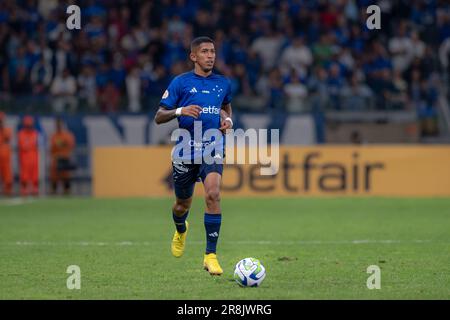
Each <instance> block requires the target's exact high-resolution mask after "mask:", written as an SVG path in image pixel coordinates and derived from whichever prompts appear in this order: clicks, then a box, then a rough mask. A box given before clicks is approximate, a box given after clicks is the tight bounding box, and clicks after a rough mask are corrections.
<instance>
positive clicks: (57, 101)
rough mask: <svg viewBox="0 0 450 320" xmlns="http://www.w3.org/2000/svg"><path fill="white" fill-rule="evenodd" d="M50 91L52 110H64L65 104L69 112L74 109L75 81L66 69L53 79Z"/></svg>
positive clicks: (75, 100)
mask: <svg viewBox="0 0 450 320" xmlns="http://www.w3.org/2000/svg"><path fill="white" fill-rule="evenodd" d="M50 91H51V94H52V96H53V110H54V111H55V112H57V113H61V112H64V111H65V107H66V106H67V105H68V106H69V110H70V111H71V112H75V111H76V109H77V104H78V103H77V99H76V97H75V94H76V91H77V83H76V81H75V78H74V77H73V76H72V75H71V74H70V73H69V70H68V69H64V71H63V72H62V75H61V76H57V77H56V78H55V79H54V80H53V83H52V86H51V89H50Z"/></svg>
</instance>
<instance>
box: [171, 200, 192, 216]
mask: <svg viewBox="0 0 450 320" xmlns="http://www.w3.org/2000/svg"><path fill="white" fill-rule="evenodd" d="M188 210H189V204H188V203H183V202H181V203H175V205H174V206H173V213H175V214H176V215H183V214H184V213H185V212H186V211H188Z"/></svg>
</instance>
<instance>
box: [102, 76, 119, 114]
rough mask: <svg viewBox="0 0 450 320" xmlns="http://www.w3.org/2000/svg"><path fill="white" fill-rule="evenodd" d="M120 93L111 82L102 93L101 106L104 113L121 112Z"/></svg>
mask: <svg viewBox="0 0 450 320" xmlns="http://www.w3.org/2000/svg"><path fill="white" fill-rule="evenodd" d="M119 103H120V91H119V89H117V87H116V86H115V85H114V82H112V81H111V80H110V81H108V83H107V84H106V86H105V87H104V88H103V89H102V90H101V91H100V94H99V104H100V110H101V111H102V112H117V111H118V110H119Z"/></svg>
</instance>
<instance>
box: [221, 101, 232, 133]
mask: <svg viewBox="0 0 450 320" xmlns="http://www.w3.org/2000/svg"><path fill="white" fill-rule="evenodd" d="M232 113H233V111H232V109H231V103H227V104H223V105H222V108H221V110H220V128H219V130H221V131H222V132H225V131H226V130H227V129H231V128H233V120H231V116H232Z"/></svg>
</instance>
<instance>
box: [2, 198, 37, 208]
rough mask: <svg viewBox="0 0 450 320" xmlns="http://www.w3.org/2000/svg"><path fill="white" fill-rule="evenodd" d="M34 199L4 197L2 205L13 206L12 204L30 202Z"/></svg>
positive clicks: (17, 204)
mask: <svg viewBox="0 0 450 320" xmlns="http://www.w3.org/2000/svg"><path fill="white" fill-rule="evenodd" d="M33 202H34V200H33V199H27V198H12V199H4V200H1V201H0V204H1V205H4V206H7V207H12V206H21V205H24V204H28V203H33Z"/></svg>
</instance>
